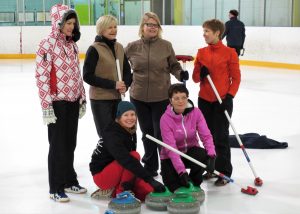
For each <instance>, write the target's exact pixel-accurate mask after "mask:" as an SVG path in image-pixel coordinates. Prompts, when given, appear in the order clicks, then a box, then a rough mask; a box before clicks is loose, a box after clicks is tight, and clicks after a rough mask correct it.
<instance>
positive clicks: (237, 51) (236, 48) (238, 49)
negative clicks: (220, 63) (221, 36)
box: [228, 45, 242, 56]
mask: <svg viewBox="0 0 300 214" xmlns="http://www.w3.org/2000/svg"><path fill="white" fill-rule="evenodd" d="M228 47H230V48H234V49H235V51H236V53H237V55H238V56H240V55H241V49H242V47H241V46H232V45H228Z"/></svg>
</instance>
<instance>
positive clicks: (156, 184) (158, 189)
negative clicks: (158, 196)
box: [147, 177, 166, 192]
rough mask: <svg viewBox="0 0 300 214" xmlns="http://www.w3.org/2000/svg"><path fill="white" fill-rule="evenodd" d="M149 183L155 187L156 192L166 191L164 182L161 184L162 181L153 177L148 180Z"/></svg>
mask: <svg viewBox="0 0 300 214" xmlns="http://www.w3.org/2000/svg"><path fill="white" fill-rule="evenodd" d="M147 183H149V184H150V185H151V186H152V187H153V189H154V192H165V191H166V188H165V186H164V185H163V184H161V183H160V182H158V181H156V180H154V179H153V178H152V177H151V178H150V179H149V180H147Z"/></svg>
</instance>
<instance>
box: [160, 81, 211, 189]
mask: <svg viewBox="0 0 300 214" xmlns="http://www.w3.org/2000/svg"><path fill="white" fill-rule="evenodd" d="M168 96H169V101H170V104H169V105H168V107H167V110H166V111H165V113H164V114H163V116H162V117H161V119H160V128H161V135H162V139H163V141H164V142H165V143H166V144H168V145H170V146H172V147H173V148H175V149H177V150H179V151H181V152H183V153H185V154H187V155H188V156H190V157H192V158H194V159H196V160H198V161H200V162H202V163H205V164H206V165H207V168H206V170H207V171H209V172H213V171H214V160H215V156H216V152H215V146H214V143H213V138H212V135H211V133H210V131H209V129H208V127H207V124H206V121H205V119H204V116H203V115H202V113H201V111H200V110H199V109H198V108H197V107H194V105H193V103H192V101H191V100H189V99H188V97H189V92H188V90H187V88H186V87H185V86H184V85H183V84H180V83H177V84H173V85H171V86H170V88H169V91H168ZM197 134H198V136H199V137H200V139H201V141H202V143H203V145H204V148H202V147H201V146H200V144H199V138H198V136H197ZM160 158H161V175H162V178H163V182H164V184H165V185H166V187H168V188H169V190H171V191H172V192H173V191H174V190H176V189H177V188H179V187H182V186H185V187H189V185H190V182H192V183H193V184H194V185H195V186H198V187H200V184H201V183H202V181H203V178H202V174H203V172H204V169H203V168H201V167H200V166H198V165H197V164H195V163H193V162H191V161H189V160H187V159H184V158H181V157H180V155H178V154H176V153H174V152H172V151H170V150H168V149H166V148H162V149H161V152H160ZM187 169H190V172H189V173H188V171H187Z"/></svg>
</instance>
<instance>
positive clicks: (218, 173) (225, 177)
mask: <svg viewBox="0 0 300 214" xmlns="http://www.w3.org/2000/svg"><path fill="white" fill-rule="evenodd" d="M146 138H148V139H150V140H152V141H154V142H155V143H157V144H159V145H161V146H163V147H165V148H167V149H169V150H171V151H172V152H175V153H176V154H178V155H180V156H182V157H184V158H186V159H188V160H189V161H192V162H193V163H195V164H197V165H199V166H201V167H202V168H204V169H205V168H206V165H205V164H203V163H201V162H200V161H197V160H196V159H194V158H192V157H190V156H188V155H186V154H184V153H183V152H181V151H178V150H177V149H175V148H173V147H172V146H170V145H168V144H166V143H164V142H162V141H160V140H158V139H156V138H154V137H152V136H151V135H148V134H146ZM213 173H214V174H216V175H218V176H220V177H222V178H224V179H226V180H227V181H229V182H233V179H231V178H229V177H227V176H226V175H223V174H222V173H220V172H218V171H216V170H214V171H213Z"/></svg>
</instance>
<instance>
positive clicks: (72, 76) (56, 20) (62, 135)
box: [35, 4, 87, 202]
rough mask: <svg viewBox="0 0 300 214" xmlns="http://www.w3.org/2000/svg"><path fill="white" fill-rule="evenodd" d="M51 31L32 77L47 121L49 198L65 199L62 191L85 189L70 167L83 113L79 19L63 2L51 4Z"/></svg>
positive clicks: (83, 99)
mask: <svg viewBox="0 0 300 214" xmlns="http://www.w3.org/2000/svg"><path fill="white" fill-rule="evenodd" d="M51 21H52V31H51V33H50V34H49V36H48V37H47V38H45V39H43V40H42V41H41V42H40V44H39V47H38V50H37V53H36V74H35V77H36V80H37V86H38V90H39V97H40V100H41V107H42V112H43V119H44V123H45V124H47V125H48V140H49V154H48V172H49V187H50V191H49V193H50V198H52V199H53V200H55V201H59V202H67V201H69V198H68V196H67V195H66V194H65V191H66V192H70V193H85V192H86V191H87V190H86V189H85V188H83V187H81V186H80V185H79V183H78V180H77V175H76V172H75V170H74V167H73V162H74V151H75V148H76V138H77V129H78V118H81V117H82V116H83V115H84V113H85V109H86V108H85V103H86V97H85V91H84V88H83V80H82V77H81V75H80V65H79V58H78V55H79V52H78V47H77V45H76V42H77V41H78V40H79V38H80V31H79V20H78V17H77V14H76V12H75V11H74V10H72V9H69V7H68V6H67V5H60V4H58V5H54V6H53V7H52V8H51Z"/></svg>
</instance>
